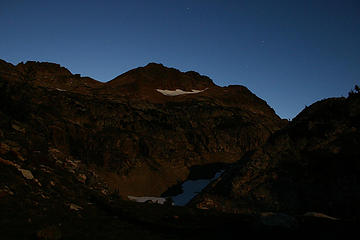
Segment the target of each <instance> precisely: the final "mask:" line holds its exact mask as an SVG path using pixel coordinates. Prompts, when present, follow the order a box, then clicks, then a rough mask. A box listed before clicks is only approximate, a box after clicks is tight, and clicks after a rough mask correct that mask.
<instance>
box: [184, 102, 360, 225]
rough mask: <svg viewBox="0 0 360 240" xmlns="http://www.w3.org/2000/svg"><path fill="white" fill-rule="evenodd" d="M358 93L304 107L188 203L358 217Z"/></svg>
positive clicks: (359, 198) (359, 134)
mask: <svg viewBox="0 0 360 240" xmlns="http://www.w3.org/2000/svg"><path fill="white" fill-rule="evenodd" d="M359 146H360V95H353V96H352V97H349V98H331V99H326V100H322V101H319V102H316V103H314V104H313V105H311V106H310V107H307V108H305V109H304V110H303V111H302V112H301V113H300V114H299V115H298V116H297V117H296V118H294V120H293V121H292V122H290V124H289V125H288V126H287V127H285V128H284V129H282V130H280V131H278V132H276V133H275V134H273V136H272V137H271V138H269V140H268V142H267V143H266V144H265V145H264V146H263V147H260V148H259V149H257V150H254V151H251V152H249V153H248V154H246V155H245V156H244V157H242V158H241V160H240V161H239V162H238V163H237V164H236V165H235V166H234V167H233V168H231V169H229V170H228V171H226V172H224V173H223V175H222V176H221V177H220V178H219V179H218V180H216V181H215V182H213V183H211V184H210V185H209V186H208V187H207V188H206V189H205V190H204V191H203V192H202V193H201V194H200V195H199V196H197V197H196V198H195V199H193V200H192V202H191V203H190V205H193V206H197V207H200V208H215V209H218V210H222V211H230V212H252V213H254V212H264V211H272V212H286V213H291V214H304V213H306V212H320V213H324V214H329V215H330V216H334V217H339V218H346V219H349V218H350V219H351V218H358V216H359V214H360V205H359V204H358V202H359V201H360V185H359V176H360V162H359V159H360V148H359Z"/></svg>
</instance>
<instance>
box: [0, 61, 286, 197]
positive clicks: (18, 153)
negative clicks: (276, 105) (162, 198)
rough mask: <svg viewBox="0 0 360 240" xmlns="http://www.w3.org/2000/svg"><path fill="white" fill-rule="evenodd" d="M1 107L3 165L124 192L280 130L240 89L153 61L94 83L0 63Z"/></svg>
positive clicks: (161, 187) (142, 189)
mask: <svg viewBox="0 0 360 240" xmlns="http://www.w3.org/2000/svg"><path fill="white" fill-rule="evenodd" d="M176 89H180V90H182V91H180V93H186V94H180V95H179V94H177V93H179V91H177V90H176ZM158 90H163V92H161V91H158ZM165 90H167V91H170V93H171V94H173V93H176V94H177V95H175V96H174V95H171V96H169V95H166V94H164V91H165ZM194 90H195V92H194ZM190 92H191V93H190ZM165 93H168V92H165ZM0 101H1V105H0V143H1V152H0V157H1V158H2V159H4V160H5V161H11V162H12V163H14V164H18V165H19V166H20V167H21V168H26V169H28V170H32V169H33V170H34V169H37V168H39V165H44V166H49V165H51V164H63V165H64V166H65V165H66V164H70V162H72V163H76V164H77V165H78V166H82V167H78V168H75V170H74V169H73V174H75V175H76V176H78V175H79V174H80V175H79V176H81V177H82V178H84V179H90V178H91V176H95V175H96V176H97V181H101V182H103V183H104V185H106V186H107V187H108V188H109V190H110V191H116V192H119V193H120V194H121V195H124V196H127V195H138V196H142V195H155V196H156V195H160V194H161V193H162V192H164V191H165V190H166V189H167V188H168V187H170V186H172V185H173V184H176V183H177V182H179V181H183V180H185V179H186V178H187V176H188V174H189V168H190V167H191V166H194V165H205V164H209V163H214V162H226V163H232V162H235V161H236V160H238V159H239V158H240V157H241V156H242V155H243V154H244V153H245V152H247V151H249V150H254V149H255V148H257V147H258V146H260V145H262V144H263V143H264V142H265V141H266V140H267V138H268V137H269V136H270V135H271V134H272V133H273V132H274V131H276V130H278V129H279V128H281V127H282V126H283V125H284V122H283V121H282V120H281V119H280V118H279V117H278V116H277V115H276V114H275V113H274V111H273V110H272V109H271V108H270V107H269V106H268V105H267V104H266V102H264V101H263V100H261V99H259V98H258V97H256V96H255V95H254V94H252V93H251V92H250V91H249V90H248V89H247V88H245V87H243V86H229V87H224V88H222V87H218V86H216V85H215V84H214V83H213V82H212V81H211V80H210V79H209V78H208V77H205V76H201V75H200V74H198V73H195V72H187V73H182V72H180V71H178V70H176V69H169V68H166V67H164V66H162V65H159V64H149V65H147V66H145V67H142V68H138V69H134V70H131V71H129V72H128V73H125V74H123V75H120V76H119V77H117V78H115V79H114V80H112V81H110V82H107V83H101V82H98V81H96V80H93V79H91V78H87V77H81V76H79V75H73V74H72V73H70V72H69V71H68V70H67V69H65V68H63V67H61V66H59V65H57V64H52V63H38V62H27V63H25V64H18V65H16V66H13V65H11V64H9V63H6V62H4V61H1V62H0ZM70 165H71V164H70ZM81 169H82V170H81ZM84 169H86V171H85V170H84ZM90 175H91V176H90Z"/></svg>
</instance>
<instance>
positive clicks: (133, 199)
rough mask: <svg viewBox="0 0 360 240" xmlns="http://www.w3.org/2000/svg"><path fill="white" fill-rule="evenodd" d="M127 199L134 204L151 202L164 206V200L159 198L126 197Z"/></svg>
mask: <svg viewBox="0 0 360 240" xmlns="http://www.w3.org/2000/svg"><path fill="white" fill-rule="evenodd" d="M128 198H129V199H130V200H132V201H135V202H142V203H143V202H147V201H151V202H152V203H158V204H164V203H165V201H166V199H165V198H159V197H134V196H128Z"/></svg>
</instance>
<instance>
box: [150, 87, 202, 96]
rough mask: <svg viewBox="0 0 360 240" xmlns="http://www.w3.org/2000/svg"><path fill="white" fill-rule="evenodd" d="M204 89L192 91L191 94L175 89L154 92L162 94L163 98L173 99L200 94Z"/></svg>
mask: <svg viewBox="0 0 360 240" xmlns="http://www.w3.org/2000/svg"><path fill="white" fill-rule="evenodd" d="M206 89H207V88H206ZM206 89H204V90H194V89H193V90H191V92H190V91H184V90H181V89H176V90H166V89H156V91H158V92H159V93H161V94H163V95H165V96H170V97H173V96H178V95H185V94H196V93H201V92H203V91H205V90H206Z"/></svg>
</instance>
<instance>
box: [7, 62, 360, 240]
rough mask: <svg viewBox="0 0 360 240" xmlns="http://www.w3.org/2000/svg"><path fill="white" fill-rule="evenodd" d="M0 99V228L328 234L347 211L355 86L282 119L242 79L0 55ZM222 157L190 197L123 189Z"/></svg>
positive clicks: (40, 234) (59, 234)
mask: <svg viewBox="0 0 360 240" xmlns="http://www.w3.org/2000/svg"><path fill="white" fill-rule="evenodd" d="M0 103H1V104H0V234H1V239H84V238H87V239H219V238H226V239H234V238H238V236H240V235H241V236H252V237H257V236H262V235H263V234H265V236H268V235H269V234H274V235H275V236H277V237H280V236H286V237H288V236H292V237H294V236H301V237H306V236H307V234H309V233H310V232H313V231H314V230H316V231H317V232H318V233H319V234H321V236H324V234H325V236H327V237H331V236H337V233H338V234H339V235H341V236H343V235H342V234H343V232H344V231H347V232H348V231H350V230H352V229H355V226H356V224H357V221H356V219H355V217H356V216H358V208H357V206H355V205H356V204H355V203H356V202H357V201H358V200H359V195H358V194H359V191H358V184H357V182H358V177H357V176H359V174H358V169H359V165H358V163H357V162H358V161H357V159H359V150H358V149H356V146H359V142H358V141H359V140H358V139H359V132H358V129H359V128H358V127H359V125H358V123H359V111H360V110H359V97H358V95H356V94H352V96H351V97H349V98H346V99H345V98H341V99H329V100H324V101H322V102H319V103H315V104H314V105H312V106H311V107H309V108H307V109H305V110H304V111H303V112H302V113H301V114H299V116H297V117H296V118H295V119H294V120H293V121H292V122H290V123H288V122H287V121H286V120H282V119H280V118H279V117H278V116H277V115H276V114H275V112H274V111H273V110H272V109H271V108H270V107H269V106H268V105H267V104H266V102H265V101H263V100H261V99H260V98H258V97H257V96H255V95H254V94H253V93H251V92H250V91H249V90H248V89H247V88H246V87H244V86H228V87H219V86H216V85H215V84H214V83H213V82H212V80H211V79H209V78H208V77H206V76H202V75H200V74H198V73H196V72H192V71H190V72H185V73H184V72H180V71H178V70H176V69H173V68H167V67H165V66H163V65H161V64H155V63H151V64H148V65H147V66H145V67H140V68H137V69H134V70H131V71H129V72H127V73H124V74H122V75H120V76H118V77H116V78H114V79H113V80H111V81H109V82H106V83H102V82H99V81H96V80H94V79H91V78H89V77H82V76H81V75H80V74H72V73H71V72H70V71H68V70H67V69H66V68H64V67H61V66H60V65H58V64H54V63H39V62H27V63H20V64H18V65H16V66H15V65H12V64H10V63H7V62H5V61H2V60H0ZM329 109H331V110H329ZM224 165H226V166H228V170H226V171H225V172H224V173H223V175H222V176H221V177H220V178H219V179H217V180H216V181H215V182H213V183H211V184H210V185H209V186H208V187H207V188H206V189H205V190H204V191H203V192H202V193H201V194H200V195H199V196H197V197H196V198H195V199H193V200H192V202H191V203H190V204H189V205H191V206H192V207H177V206H171V204H165V205H157V204H151V203H136V202H131V201H129V199H128V196H129V195H131V196H138V197H141V196H153V197H158V196H160V195H161V194H163V193H164V192H166V191H167V190H168V189H169V188H170V189H171V187H172V186H177V185H178V183H181V182H183V181H185V180H186V179H197V178H201V177H202V176H204V175H205V176H206V175H208V174H209V173H211V174H213V173H214V172H216V169H217V168H218V167H219V166H221V167H223V166H224ZM198 208H203V209H198ZM204 208H206V209H207V210H204ZM305 212H312V213H308V214H304V213H305ZM314 212H323V213H326V214H329V215H331V216H334V217H336V218H337V220H334V219H333V218H332V217H327V216H326V215H321V214H319V213H314ZM328 229H331V230H330V231H329V230H328ZM325 230H326V231H325Z"/></svg>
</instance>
